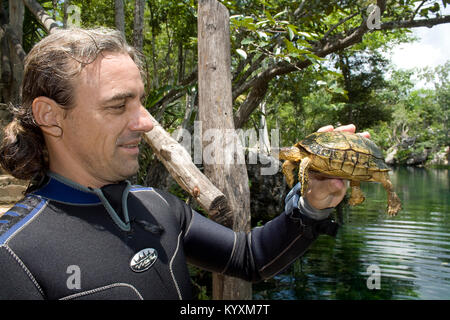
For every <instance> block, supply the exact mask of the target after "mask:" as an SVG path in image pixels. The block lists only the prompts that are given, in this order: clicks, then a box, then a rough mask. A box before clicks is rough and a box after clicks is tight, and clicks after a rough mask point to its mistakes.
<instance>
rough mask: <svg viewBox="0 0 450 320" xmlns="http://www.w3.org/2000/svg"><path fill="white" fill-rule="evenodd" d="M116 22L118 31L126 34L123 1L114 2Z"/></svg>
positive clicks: (116, 0)
mask: <svg viewBox="0 0 450 320" xmlns="http://www.w3.org/2000/svg"><path fill="white" fill-rule="evenodd" d="M114 8H115V10H114V13H115V15H114V21H115V25H116V29H117V30H119V31H120V32H122V34H125V13H124V9H123V0H114Z"/></svg>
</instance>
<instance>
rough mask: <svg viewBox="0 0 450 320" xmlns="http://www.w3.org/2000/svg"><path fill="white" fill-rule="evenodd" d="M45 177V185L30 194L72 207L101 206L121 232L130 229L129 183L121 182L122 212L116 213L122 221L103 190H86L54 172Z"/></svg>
mask: <svg viewBox="0 0 450 320" xmlns="http://www.w3.org/2000/svg"><path fill="white" fill-rule="evenodd" d="M47 175H48V177H49V181H48V182H47V184H45V185H44V186H43V187H42V188H40V189H39V190H36V191H35V192H33V193H32V194H35V195H38V196H41V197H43V198H47V199H50V200H54V201H58V202H63V203H66V204H72V205H95V204H103V206H104V207H105V209H106V211H107V212H108V214H109V215H110V216H111V218H112V219H113V221H114V223H115V224H117V226H118V227H119V228H121V229H122V230H124V231H130V229H131V227H130V219H129V217H128V206H127V198H128V193H129V191H130V189H131V184H130V182H129V181H127V180H125V181H124V182H123V184H125V186H123V192H121V199H119V201H120V203H121V204H122V208H121V209H122V210H120V208H119V210H118V211H121V216H122V217H123V220H122V219H121V217H120V216H119V214H118V213H117V211H116V210H115V209H114V206H115V207H116V208H117V205H112V204H111V203H112V202H114V203H116V202H117V201H111V200H112V199H110V200H108V199H107V197H106V196H105V194H104V192H103V190H102V189H103V188H88V187H85V186H83V185H81V184H78V183H76V182H74V181H72V180H69V179H67V178H65V177H63V176H61V175H59V174H57V173H54V172H48V173H47ZM111 186H112V185H108V186H105V187H108V188H111Z"/></svg>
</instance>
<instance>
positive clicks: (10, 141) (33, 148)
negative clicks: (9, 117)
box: [0, 118, 48, 180]
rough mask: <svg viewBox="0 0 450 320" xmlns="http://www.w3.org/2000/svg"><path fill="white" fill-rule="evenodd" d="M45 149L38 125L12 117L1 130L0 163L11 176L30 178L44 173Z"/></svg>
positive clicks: (45, 166) (46, 164)
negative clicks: (25, 122) (24, 122)
mask: <svg viewBox="0 0 450 320" xmlns="http://www.w3.org/2000/svg"><path fill="white" fill-rule="evenodd" d="M46 155H47V149H46V147H45V142H44V137H43V135H42V132H41V130H40V129H39V127H37V126H36V125H33V124H23V123H22V122H21V121H20V120H18V119H17V118H14V119H13V121H12V122H10V123H9V124H8V125H7V126H6V127H5V129H4V131H3V139H2V141H1V143H0V165H1V166H2V167H3V169H4V170H5V171H6V172H7V173H9V174H11V175H12V176H13V177H15V178H18V179H23V180H31V179H32V178H36V177H37V176H42V175H45V172H46V171H47V169H48V161H47V159H46V158H47V156H46Z"/></svg>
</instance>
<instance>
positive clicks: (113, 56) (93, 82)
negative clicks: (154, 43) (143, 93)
mask: <svg viewBox="0 0 450 320" xmlns="http://www.w3.org/2000/svg"><path fill="white" fill-rule="evenodd" d="M78 80H79V81H78V82H79V84H81V86H88V87H89V88H91V89H93V88H95V89H97V90H100V92H98V93H100V94H101V95H103V94H105V93H108V96H110V95H111V94H120V93H121V92H123V91H124V90H123V89H125V88H124V86H126V84H133V88H126V91H127V92H129V91H130V90H131V89H134V90H140V89H141V88H140V87H142V88H143V82H142V78H141V73H140V71H139V69H138V67H137V65H136V64H135V63H134V61H133V60H132V59H131V57H130V56H129V55H128V54H126V53H108V52H107V53H103V54H101V55H99V56H98V57H97V59H95V61H94V62H92V63H91V64H89V65H87V66H85V68H83V71H82V72H81V74H80V76H79V77H78ZM103 90H106V91H105V92H102V91H103ZM111 90H112V91H114V92H111ZM134 90H133V91H134Z"/></svg>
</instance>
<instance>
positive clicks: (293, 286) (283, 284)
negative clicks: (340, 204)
mask: <svg viewBox="0 0 450 320" xmlns="http://www.w3.org/2000/svg"><path fill="white" fill-rule="evenodd" d="M391 178H392V180H391V181H392V183H393V184H394V186H395V190H396V191H397V194H398V195H399V197H400V199H401V200H402V204H403V210H402V211H400V213H399V214H398V215H397V216H396V217H389V216H387V215H386V213H385V208H386V203H387V202H386V193H385V190H384V189H383V187H382V186H381V185H380V184H378V183H363V184H362V185H361V188H362V189H363V192H364V194H365V195H366V201H365V202H364V203H363V204H362V205H360V206H356V207H351V208H346V209H344V212H343V214H342V215H341V223H342V226H341V228H340V230H339V233H338V235H337V237H336V238H335V239H334V238H331V237H329V236H324V235H323V236H320V237H319V239H318V240H317V241H316V242H315V243H314V244H313V246H312V247H311V248H310V250H309V251H308V253H307V254H306V255H305V256H303V257H302V258H300V259H298V261H296V262H295V263H294V264H293V265H292V266H291V267H290V268H289V269H287V270H286V271H285V272H284V273H283V274H280V275H278V276H276V277H275V278H274V279H271V280H268V281H267V282H264V283H261V284H257V285H255V286H254V298H255V299H339V300H341V299H345V300H349V299H408V300H410V299H433V300H440V299H450V186H449V185H450V171H449V170H447V169H421V168H399V169H396V170H394V171H393V172H391ZM371 268H374V269H373V270H378V271H380V276H379V277H378V278H377V275H376V274H374V273H372V272H371V270H372V269H371ZM368 271H369V272H368ZM377 279H379V282H377ZM377 284H379V286H378V285H377ZM370 288H371V289H370Z"/></svg>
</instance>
